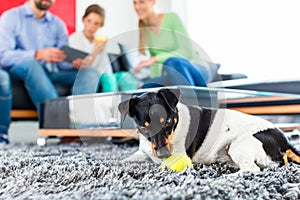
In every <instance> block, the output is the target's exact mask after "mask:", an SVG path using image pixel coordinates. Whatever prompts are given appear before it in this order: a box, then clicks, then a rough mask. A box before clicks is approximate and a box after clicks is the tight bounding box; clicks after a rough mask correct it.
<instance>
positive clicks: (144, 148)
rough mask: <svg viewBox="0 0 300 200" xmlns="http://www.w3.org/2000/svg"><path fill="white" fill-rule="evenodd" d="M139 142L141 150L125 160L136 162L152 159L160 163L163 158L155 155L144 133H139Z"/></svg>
mask: <svg viewBox="0 0 300 200" xmlns="http://www.w3.org/2000/svg"><path fill="white" fill-rule="evenodd" d="M139 142H140V144H139V150H138V151H136V152H135V153H134V154H132V155H131V156H129V157H128V158H126V159H124V160H123V161H128V162H134V161H146V160H149V159H151V160H152V161H153V162H155V163H157V164H160V163H161V160H160V159H158V158H156V157H154V156H153V153H152V149H151V146H150V144H149V141H148V140H147V139H146V138H145V137H144V136H143V135H142V134H139Z"/></svg>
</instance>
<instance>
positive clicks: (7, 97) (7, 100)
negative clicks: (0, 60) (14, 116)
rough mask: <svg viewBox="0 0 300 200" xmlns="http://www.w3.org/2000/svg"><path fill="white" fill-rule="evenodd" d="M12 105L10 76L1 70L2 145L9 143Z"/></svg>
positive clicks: (0, 130)
mask: <svg viewBox="0 0 300 200" xmlns="http://www.w3.org/2000/svg"><path fill="white" fill-rule="evenodd" d="M11 103H12V102H11V87H10V79H9V75H8V74H7V73H6V72H5V71H4V70H1V69H0V143H8V128H9V125H10V110H11Z"/></svg>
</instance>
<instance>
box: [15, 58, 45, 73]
mask: <svg viewBox="0 0 300 200" xmlns="http://www.w3.org/2000/svg"><path fill="white" fill-rule="evenodd" d="M17 68H18V69H19V70H21V71H22V73H26V74H29V73H34V74H39V75H40V73H41V71H43V67H42V65H41V64H40V63H39V62H38V61H37V60H35V59H28V60H24V61H22V62H21V63H19V64H18V65H17Z"/></svg>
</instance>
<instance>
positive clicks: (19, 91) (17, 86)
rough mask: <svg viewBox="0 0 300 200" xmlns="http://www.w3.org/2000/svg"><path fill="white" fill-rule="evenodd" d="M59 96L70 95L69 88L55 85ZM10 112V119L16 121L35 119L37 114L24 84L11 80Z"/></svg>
mask: <svg viewBox="0 0 300 200" xmlns="http://www.w3.org/2000/svg"><path fill="white" fill-rule="evenodd" d="M55 88H56V89H57V91H58V94H59V96H68V95H70V94H71V93H70V87H68V86H62V85H55ZM12 95H13V102H12V111H11V117H12V119H13V120H18V119H22V120H23V119H37V118H38V112H37V111H36V108H35V106H34V105H33V103H32V101H31V99H30V97H29V95H28V93H27V90H26V89H25V87H24V83H23V82H22V81H20V80H12Z"/></svg>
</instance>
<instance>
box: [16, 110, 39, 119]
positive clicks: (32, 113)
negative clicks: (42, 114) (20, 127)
mask: <svg viewBox="0 0 300 200" xmlns="http://www.w3.org/2000/svg"><path fill="white" fill-rule="evenodd" d="M10 116H11V118H12V119H38V112H37V111H36V110H12V111H11V114H10Z"/></svg>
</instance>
